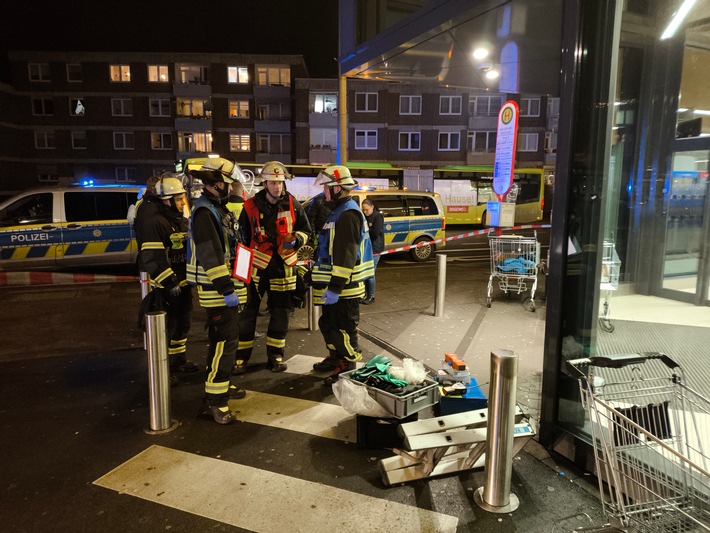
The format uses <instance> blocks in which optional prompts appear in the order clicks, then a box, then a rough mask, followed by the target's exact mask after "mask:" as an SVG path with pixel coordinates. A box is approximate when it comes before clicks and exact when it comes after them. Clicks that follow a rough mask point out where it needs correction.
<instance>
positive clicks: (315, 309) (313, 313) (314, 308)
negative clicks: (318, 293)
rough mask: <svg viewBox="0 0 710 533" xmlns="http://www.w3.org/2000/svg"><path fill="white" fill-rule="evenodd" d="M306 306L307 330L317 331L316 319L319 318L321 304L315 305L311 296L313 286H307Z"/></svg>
mask: <svg viewBox="0 0 710 533" xmlns="http://www.w3.org/2000/svg"><path fill="white" fill-rule="evenodd" d="M306 306H307V307H308V330H309V331H318V320H319V319H320V314H321V306H320V305H315V301H314V298H313V287H308V297H307V300H306Z"/></svg>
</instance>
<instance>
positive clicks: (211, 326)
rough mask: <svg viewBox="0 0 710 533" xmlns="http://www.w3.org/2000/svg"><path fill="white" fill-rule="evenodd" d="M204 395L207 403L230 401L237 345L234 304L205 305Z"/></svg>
mask: <svg viewBox="0 0 710 533" xmlns="http://www.w3.org/2000/svg"><path fill="white" fill-rule="evenodd" d="M206 311H207V323H206V327H207V332H208V337H209V340H210V346H209V351H208V352H207V378H206V379H205V394H206V396H207V404H208V405H210V406H218V407H224V406H226V405H227V401H228V400H229V385H230V376H231V371H232V365H233V364H234V360H233V359H232V357H233V354H234V352H235V351H236V349H237V345H238V344H239V311H238V308H237V307H208V308H207V309H206Z"/></svg>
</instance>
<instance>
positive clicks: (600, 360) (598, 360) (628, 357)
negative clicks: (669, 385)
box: [565, 352, 680, 377]
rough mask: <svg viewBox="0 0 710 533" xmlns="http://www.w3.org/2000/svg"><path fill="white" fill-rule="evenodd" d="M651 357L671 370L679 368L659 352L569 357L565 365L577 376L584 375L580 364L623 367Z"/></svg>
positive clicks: (639, 362) (642, 361)
mask: <svg viewBox="0 0 710 533" xmlns="http://www.w3.org/2000/svg"><path fill="white" fill-rule="evenodd" d="M651 359H658V360H659V361H661V363H663V364H664V365H666V366H667V367H668V368H670V369H671V370H673V369H676V368H680V365H679V364H678V363H676V362H675V361H674V360H673V359H671V358H670V357H669V356H668V355H666V354H664V353H661V352H639V353H619V354H612V355H593V356H592V357H589V358H583V359H570V360H569V361H565V365H566V367H567V369H568V370H570V373H571V374H572V375H574V376H577V377H586V376H585V374H584V373H583V372H582V371H581V369H580V367H582V366H596V367H599V368H623V367H625V366H629V365H638V364H641V363H645V362H646V361H648V360H651Z"/></svg>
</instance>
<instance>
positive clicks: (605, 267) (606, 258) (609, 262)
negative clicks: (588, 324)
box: [599, 241, 621, 333]
mask: <svg viewBox="0 0 710 533" xmlns="http://www.w3.org/2000/svg"><path fill="white" fill-rule="evenodd" d="M619 272H621V260H620V259H619V256H618V255H617V253H616V249H615V248H614V243H613V242H612V241H604V248H603V253H602V275H601V283H600V284H599V288H600V291H601V292H602V294H603V295H604V303H602V308H601V313H600V315H599V325H600V326H601V328H602V329H603V330H604V331H606V332H608V333H611V332H612V331H614V324H612V323H611V320H610V319H609V308H610V306H611V293H612V292H614V291H615V290H617V289H618V288H619Z"/></svg>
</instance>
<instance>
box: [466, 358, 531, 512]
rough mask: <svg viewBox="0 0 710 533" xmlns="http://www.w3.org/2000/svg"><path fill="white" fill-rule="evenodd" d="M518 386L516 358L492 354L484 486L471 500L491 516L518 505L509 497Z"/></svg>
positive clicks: (515, 498)
mask: <svg viewBox="0 0 710 533" xmlns="http://www.w3.org/2000/svg"><path fill="white" fill-rule="evenodd" d="M517 386H518V354H516V353H515V352H512V351H510V350H502V349H498V350H494V351H492V352H491V379H490V389H489V391H488V433H487V434H486V465H485V469H486V484H485V485H484V486H483V487H481V488H479V489H478V490H477V491H476V492H475V493H474V495H473V496H474V500H475V502H476V503H477V504H478V506H479V507H481V508H482V509H485V510H486V511H491V512H493V513H509V512H511V511H515V510H516V509H517V508H518V506H519V505H520V501H519V500H518V498H517V496H516V495H515V494H511V493H510V481H511V476H512V475H513V436H514V433H513V432H514V431H515V392H516V389H517Z"/></svg>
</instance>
